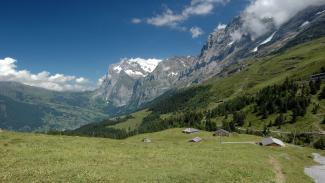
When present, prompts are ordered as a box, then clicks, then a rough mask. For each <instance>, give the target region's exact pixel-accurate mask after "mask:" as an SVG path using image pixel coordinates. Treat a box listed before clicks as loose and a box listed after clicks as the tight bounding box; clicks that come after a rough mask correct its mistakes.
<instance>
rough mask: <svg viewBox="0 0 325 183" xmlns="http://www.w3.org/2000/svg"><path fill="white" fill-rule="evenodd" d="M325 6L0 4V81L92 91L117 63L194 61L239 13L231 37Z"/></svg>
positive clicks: (136, 1)
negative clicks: (184, 58) (211, 37)
mask: <svg viewBox="0 0 325 183" xmlns="http://www.w3.org/2000/svg"><path fill="white" fill-rule="evenodd" d="M324 1H325V0H309V1H305V0H28V1H22V0H1V1H0V25H1V28H0V42H1V44H0V80H12V81H18V82H22V83H25V84H29V85H32V86H40V87H43V88H48V89H54V90H59V91H64V90H88V89H93V88H94V87H96V86H97V85H96V83H97V81H98V79H99V78H100V77H102V76H103V75H104V74H105V73H106V72H107V68H108V66H109V64H112V63H117V62H119V60H120V59H121V58H126V57H127V58H138V57H139V58H143V59H149V58H155V59H166V58H169V57H173V56H187V55H194V56H196V55H198V54H199V53H200V50H201V48H202V46H203V45H204V43H205V42H206V40H207V38H208V35H209V33H211V32H212V31H213V30H214V29H215V28H216V27H218V26H219V27H224V24H227V23H229V22H230V21H231V20H232V19H233V18H234V16H238V15H241V14H242V13H243V12H246V14H247V16H244V17H245V22H246V23H245V25H246V27H243V28H242V29H241V30H239V32H238V34H239V35H241V34H244V32H245V31H248V32H249V31H250V32H252V33H254V34H256V36H260V35H261V34H263V31H264V30H265V29H266V27H263V25H262V23H263V21H261V18H263V17H272V16H273V17H274V19H275V20H276V23H278V24H279V25H281V24H282V23H283V22H285V21H287V19H289V18H290V17H291V16H293V15H294V14H295V13H296V12H297V11H298V10H300V9H302V7H305V6H306V4H308V3H314V4H315V3H320V2H322V3H323V2H324ZM306 2H307V3H306ZM256 15H258V17H256ZM278 15H279V16H278ZM239 38H240V37H239Z"/></svg>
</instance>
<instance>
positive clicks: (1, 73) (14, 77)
mask: <svg viewBox="0 0 325 183" xmlns="http://www.w3.org/2000/svg"><path fill="white" fill-rule="evenodd" d="M16 63H17V61H16V60H15V59H13V58H10V57H7V58H4V59H0V81H14V82H20V83H23V84H26V85H30V86H36V87H41V88H45V89H49V90H55V91H85V90H92V89H94V88H95V86H93V85H92V84H91V82H90V81H89V80H88V79H86V78H83V77H76V76H67V75H63V74H54V75H51V74H50V73H49V72H47V71H42V72H40V73H37V74H33V73H31V72H30V71H27V70H17V65H16Z"/></svg>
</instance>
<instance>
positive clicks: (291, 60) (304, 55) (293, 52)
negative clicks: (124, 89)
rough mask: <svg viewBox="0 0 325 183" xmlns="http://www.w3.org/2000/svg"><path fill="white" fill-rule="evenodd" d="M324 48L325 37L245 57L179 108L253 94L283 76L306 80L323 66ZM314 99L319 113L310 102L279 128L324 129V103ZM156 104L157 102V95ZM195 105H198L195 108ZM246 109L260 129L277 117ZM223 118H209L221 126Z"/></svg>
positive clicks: (206, 106) (212, 103) (282, 79)
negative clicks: (264, 116)
mask: <svg viewBox="0 0 325 183" xmlns="http://www.w3.org/2000/svg"><path fill="white" fill-rule="evenodd" d="M323 50H325V37H323V38H320V39H317V40H314V41H311V42H308V43H305V44H301V45H298V46H296V47H293V48H290V49H288V50H286V51H284V52H281V53H277V54H274V55H270V56H267V57H263V58H254V59H250V60H246V61H244V62H243V63H241V65H245V68H244V69H243V70H242V71H240V72H237V73H234V74H231V75H229V76H227V77H223V78H220V77H218V78H214V79H211V80H209V81H208V82H207V83H205V84H203V86H206V88H208V89H209V91H205V92H198V93H197V94H195V95H194V96H193V97H191V98H189V99H188V100H187V101H186V102H185V103H181V104H179V106H180V107H179V109H181V110H184V106H185V108H190V109H191V110H193V108H194V110H202V109H213V108H214V107H216V106H217V105H218V104H220V101H225V100H228V99H231V98H234V97H236V96H240V95H244V94H254V93H256V92H258V91H259V90H260V89H262V88H264V87H266V86H269V85H273V84H280V83H282V82H283V81H284V80H285V79H286V78H292V79H302V80H305V79H308V78H309V77H310V75H312V74H313V73H315V72H319V70H320V68H321V67H322V66H325V52H324V51H323ZM232 67H236V66H232ZM231 69H233V68H229V70H231ZM179 95H182V94H179ZM162 98H163V97H162ZM166 100H168V98H167V99H166ZM313 102H315V103H320V105H321V108H320V110H319V112H318V114H316V115H314V114H312V113H311V110H312V107H313V105H310V106H309V108H308V113H307V115H306V116H305V117H303V118H301V117H298V122H297V123H295V124H294V125H292V124H286V125H284V126H283V127H282V130H291V129H293V128H292V127H294V129H297V130H300V131H314V130H321V129H324V125H321V124H320V121H321V120H322V119H323V116H324V114H325V111H324V109H325V105H324V104H325V103H324V102H322V101H318V100H317V98H316V97H315V96H314V97H313ZM153 103H154V102H153ZM157 103H158V105H159V103H160V102H159V98H158V102H157ZM195 106H199V107H197V108H195ZM204 106H205V107H204ZM245 110H246V111H247V120H246V122H247V123H246V125H247V124H248V122H252V124H253V127H254V128H259V129H262V128H263V125H264V124H266V125H267V124H268V123H269V122H270V121H272V122H273V121H274V120H275V118H276V115H270V116H269V118H267V119H265V120H262V119H261V117H258V116H256V115H255V114H252V109H251V108H249V107H248V108H246V109H245ZM171 115H172V113H168V114H164V115H163V116H171ZM286 115H287V116H288V118H287V120H288V121H289V120H290V118H291V117H290V113H288V114H286ZM222 119H223V117H218V118H215V119H212V120H213V121H215V122H216V123H218V124H219V125H220V124H221V121H222Z"/></svg>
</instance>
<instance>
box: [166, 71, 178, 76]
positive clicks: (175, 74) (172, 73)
mask: <svg viewBox="0 0 325 183" xmlns="http://www.w3.org/2000/svg"><path fill="white" fill-rule="evenodd" d="M177 75H178V73H175V72H171V73H169V74H168V76H169V77H174V76H177Z"/></svg>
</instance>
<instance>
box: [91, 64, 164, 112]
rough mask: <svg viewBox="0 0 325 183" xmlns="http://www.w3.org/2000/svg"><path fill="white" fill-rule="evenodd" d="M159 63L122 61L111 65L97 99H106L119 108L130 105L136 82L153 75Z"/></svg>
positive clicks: (97, 93)
mask: <svg viewBox="0 0 325 183" xmlns="http://www.w3.org/2000/svg"><path fill="white" fill-rule="evenodd" d="M158 62H159V61H158V60H154V59H151V60H150V59H149V60H148V61H143V60H141V59H122V60H121V61H120V62H119V63H117V64H112V65H110V66H109V68H108V72H107V74H106V76H105V78H104V80H103V82H102V84H101V86H100V88H99V89H98V90H97V91H96V93H95V97H100V98H104V100H106V101H107V102H108V103H112V104H113V105H114V106H117V107H121V106H125V105H127V104H129V103H130V100H131V97H132V95H133V93H134V84H135V82H136V81H137V80H139V79H140V78H143V77H145V76H147V75H148V74H149V73H151V72H152V71H153V70H154V69H155V68H156V67H157V65H158Z"/></svg>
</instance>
